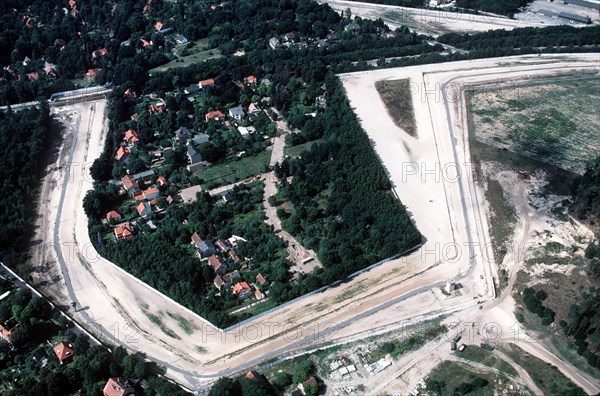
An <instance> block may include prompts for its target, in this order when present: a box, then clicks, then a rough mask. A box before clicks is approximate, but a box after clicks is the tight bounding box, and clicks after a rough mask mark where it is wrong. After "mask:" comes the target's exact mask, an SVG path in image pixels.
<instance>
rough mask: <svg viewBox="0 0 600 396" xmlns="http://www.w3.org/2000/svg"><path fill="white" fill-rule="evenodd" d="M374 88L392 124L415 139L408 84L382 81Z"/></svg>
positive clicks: (413, 116) (405, 81) (415, 129)
mask: <svg viewBox="0 0 600 396" xmlns="http://www.w3.org/2000/svg"><path fill="white" fill-rule="evenodd" d="M375 88H376V89H377V92H379V95H380V96H381V100H383V103H385V108H386V110H387V112H388V114H389V115H390V118H391V119H392V120H393V121H394V123H395V124H396V125H397V126H398V127H400V128H401V129H402V130H404V131H405V132H406V133H408V134H409V135H410V136H412V137H417V125H416V123H415V112H414V110H413V104H412V94H411V89H410V82H409V80H408V79H407V78H405V79H402V80H383V81H377V82H376V83H375Z"/></svg>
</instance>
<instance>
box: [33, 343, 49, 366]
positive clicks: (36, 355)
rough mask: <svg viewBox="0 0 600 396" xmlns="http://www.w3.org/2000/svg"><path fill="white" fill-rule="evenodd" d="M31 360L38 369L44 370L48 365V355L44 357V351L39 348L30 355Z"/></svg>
mask: <svg viewBox="0 0 600 396" xmlns="http://www.w3.org/2000/svg"><path fill="white" fill-rule="evenodd" d="M31 359H32V360H33V361H34V362H35V363H36V364H37V366H38V367H39V368H44V367H46V365H47V364H48V355H46V351H44V348H42V347H41V346H40V347H39V348H37V349H35V350H34V351H33V352H32V353H31Z"/></svg>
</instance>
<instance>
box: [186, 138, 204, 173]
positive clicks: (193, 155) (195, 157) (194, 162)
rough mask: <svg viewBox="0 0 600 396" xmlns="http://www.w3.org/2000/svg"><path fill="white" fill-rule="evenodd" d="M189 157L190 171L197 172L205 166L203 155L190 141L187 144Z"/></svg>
mask: <svg viewBox="0 0 600 396" xmlns="http://www.w3.org/2000/svg"><path fill="white" fill-rule="evenodd" d="M187 157H188V161H189V165H188V166H187V170H188V171H190V172H195V171H197V170H198V169H201V168H202V167H203V166H204V164H203V163H202V155H201V154H200V153H199V152H198V151H197V150H196V149H195V148H194V146H192V145H191V144H189V143H188V144H187Z"/></svg>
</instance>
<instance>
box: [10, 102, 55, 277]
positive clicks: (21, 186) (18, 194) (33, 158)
mask: <svg viewBox="0 0 600 396" xmlns="http://www.w3.org/2000/svg"><path fill="white" fill-rule="evenodd" d="M52 131H53V129H52V128H51V120H50V117H49V114H48V107H47V105H46V104H43V105H42V106H41V108H40V109H30V110H21V111H18V112H13V111H7V112H0V164H1V165H0V180H2V184H1V185H0V252H2V256H3V257H2V261H4V262H6V263H8V264H12V265H14V267H15V268H16V269H17V270H19V271H20V272H22V273H23V271H26V266H25V263H26V256H25V254H24V252H25V250H26V248H27V246H29V242H30V238H31V236H32V234H31V231H32V229H31V223H32V222H33V221H34V218H35V215H36V212H37V199H36V198H37V188H38V186H39V178H40V175H41V174H42V171H43V166H44V164H45V162H46V155H47V154H48V147H49V146H50V145H51V144H52V143H53V140H54V139H55V138H56V136H57V134H56V133H53V132H52Z"/></svg>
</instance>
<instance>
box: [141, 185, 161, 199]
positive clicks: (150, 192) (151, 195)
mask: <svg viewBox="0 0 600 396" xmlns="http://www.w3.org/2000/svg"><path fill="white" fill-rule="evenodd" d="M142 194H143V195H144V198H145V199H147V200H148V201H151V200H153V199H155V198H158V197H159V196H160V191H159V190H158V188H156V187H151V188H148V189H146V190H144V191H143V192H142Z"/></svg>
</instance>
